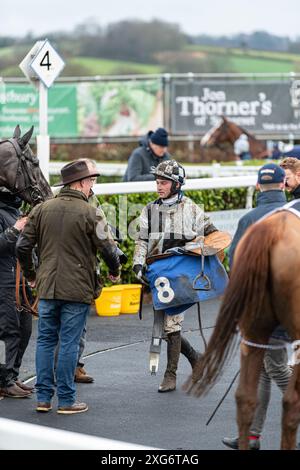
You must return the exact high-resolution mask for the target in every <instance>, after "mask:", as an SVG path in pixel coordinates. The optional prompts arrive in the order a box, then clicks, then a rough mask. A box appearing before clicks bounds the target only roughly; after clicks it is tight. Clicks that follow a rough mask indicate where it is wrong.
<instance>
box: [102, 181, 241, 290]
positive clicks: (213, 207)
mask: <svg viewBox="0 0 300 470" xmlns="http://www.w3.org/2000/svg"><path fill="white" fill-rule="evenodd" d="M185 195H186V196H187V197H189V198H191V199H192V200H193V201H194V202H195V203H196V204H203V205H204V209H205V211H206V212H212V211H220V210H230V209H242V208H245V204H246V195H247V188H228V189H216V190H197V191H185ZM123 197H125V196H124V195H123ZM126 197H127V204H128V205H129V204H131V203H132V204H141V206H145V205H146V204H148V202H150V201H153V200H154V199H156V197H157V195H156V193H142V194H128V195H126ZM98 199H99V202H100V204H101V206H102V207H103V209H104V212H105V213H106V212H107V211H106V209H107V203H108V204H111V205H113V206H114V207H115V209H116V212H117V219H116V220H119V195H101V196H98ZM138 215H139V213H136V214H135V216H132V217H131V218H128V225H129V224H130V222H132V220H134V219H135V218H136V217H137V216H138ZM120 248H121V249H122V250H123V251H124V253H126V255H127V256H128V261H127V263H126V264H125V265H123V266H122V274H121V278H122V283H124V284H127V283H135V282H136V279H135V276H134V274H133V272H132V257H133V251H134V240H132V239H131V238H129V237H127V238H126V239H125V240H124V241H123V242H122V243H121V244H120ZM225 265H227V259H225ZM101 274H102V278H103V283H104V285H110V282H109V281H107V274H108V272H107V267H106V266H105V265H104V263H101Z"/></svg>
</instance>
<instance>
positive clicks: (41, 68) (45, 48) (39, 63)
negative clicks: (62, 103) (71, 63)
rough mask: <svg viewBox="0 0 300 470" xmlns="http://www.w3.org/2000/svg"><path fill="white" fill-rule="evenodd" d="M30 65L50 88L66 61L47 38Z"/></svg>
mask: <svg viewBox="0 0 300 470" xmlns="http://www.w3.org/2000/svg"><path fill="white" fill-rule="evenodd" d="M30 66H31V68H32V70H34V72H35V73H36V74H37V76H38V77H39V78H40V79H41V80H42V82H43V83H44V84H45V85H46V87H47V88H49V87H50V86H51V85H52V84H53V82H54V80H55V79H56V78H57V77H58V75H59V74H60V72H61V71H62V69H63V68H64V66H65V63H64V61H63V59H62V58H61V57H60V55H59V54H58V52H56V50H55V49H54V47H52V46H51V44H50V42H49V41H48V39H46V41H45V42H44V43H43V45H42V47H41V48H40V50H39V51H38V53H37V54H36V55H35V57H34V59H33V61H32V62H31V64H30Z"/></svg>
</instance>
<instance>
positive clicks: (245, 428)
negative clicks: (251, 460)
mask: <svg viewBox="0 0 300 470" xmlns="http://www.w3.org/2000/svg"><path fill="white" fill-rule="evenodd" d="M264 353H265V351H264V350H263V349H260V348H254V347H252V346H246V345H245V344H243V343H242V344H241V373H240V380H239V385H238V388H237V390H236V394H235V399H236V404H237V424H238V428H239V449H242V450H246V449H248V448H249V439H248V436H249V430H250V426H251V423H252V420H253V417H254V412H255V408H256V402H257V387H258V381H259V376H260V372H261V368H262V362H263V357H264Z"/></svg>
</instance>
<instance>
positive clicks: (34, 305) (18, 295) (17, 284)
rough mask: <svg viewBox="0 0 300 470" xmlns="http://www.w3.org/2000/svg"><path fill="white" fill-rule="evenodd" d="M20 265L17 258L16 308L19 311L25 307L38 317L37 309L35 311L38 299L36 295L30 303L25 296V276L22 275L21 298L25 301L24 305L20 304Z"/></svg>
mask: <svg viewBox="0 0 300 470" xmlns="http://www.w3.org/2000/svg"><path fill="white" fill-rule="evenodd" d="M20 278H21V266H20V263H19V261H18V260H17V268H16V306H17V310H18V311H19V312H22V311H23V310H24V309H26V310H27V311H28V312H29V313H31V314H32V315H33V316H35V317H38V311H37V305H38V301H39V299H38V298H37V297H36V299H35V301H34V302H33V304H32V305H31V304H30V302H29V300H28V297H27V292H26V284H25V278H24V276H22V294H23V300H24V302H25V306H24V305H22V302H21V297H20V284H21V280H20Z"/></svg>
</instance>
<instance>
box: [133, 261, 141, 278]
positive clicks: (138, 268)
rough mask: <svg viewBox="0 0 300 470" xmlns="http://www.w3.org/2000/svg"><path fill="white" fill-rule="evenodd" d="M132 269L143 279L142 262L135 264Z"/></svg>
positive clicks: (137, 276)
mask: <svg viewBox="0 0 300 470" xmlns="http://www.w3.org/2000/svg"><path fill="white" fill-rule="evenodd" d="M132 270H133V272H134V274H135V276H136V278H137V279H139V280H140V281H141V280H142V277H143V266H142V265H141V264H134V265H133V267H132Z"/></svg>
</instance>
